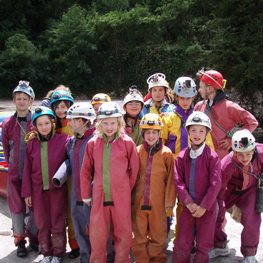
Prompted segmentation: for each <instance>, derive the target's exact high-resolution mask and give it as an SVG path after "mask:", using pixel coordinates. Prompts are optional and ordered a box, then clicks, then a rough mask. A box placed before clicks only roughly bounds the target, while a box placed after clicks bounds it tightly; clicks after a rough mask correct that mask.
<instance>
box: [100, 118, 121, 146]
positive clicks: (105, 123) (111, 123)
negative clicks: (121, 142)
mask: <svg viewBox="0 0 263 263" xmlns="http://www.w3.org/2000/svg"><path fill="white" fill-rule="evenodd" d="M101 128H102V131H103V133H104V134H105V135H106V137H107V139H108V141H111V140H113V139H114V138H115V134H116V132H118V129H119V124H118V119H117V118H116V117H110V118H105V119H102V121H101Z"/></svg>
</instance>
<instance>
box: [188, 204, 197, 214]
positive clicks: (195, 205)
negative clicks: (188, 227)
mask: <svg viewBox="0 0 263 263" xmlns="http://www.w3.org/2000/svg"><path fill="white" fill-rule="evenodd" d="M197 207H198V205H197V204H196V203H192V204H191V205H190V206H189V207H188V209H189V211H190V212H191V214H193V213H194V212H195V211H196V209H197Z"/></svg>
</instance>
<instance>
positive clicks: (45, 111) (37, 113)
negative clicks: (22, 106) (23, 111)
mask: <svg viewBox="0 0 263 263" xmlns="http://www.w3.org/2000/svg"><path fill="white" fill-rule="evenodd" d="M43 115H49V116H50V117H51V118H52V119H55V115H54V113H53V111H52V110H51V109H49V108H47V107H44V106H40V107H38V108H36V109H35V110H34V111H33V114H32V123H33V125H34V126H36V123H35V121H36V119H37V118H38V117H40V116H43Z"/></svg>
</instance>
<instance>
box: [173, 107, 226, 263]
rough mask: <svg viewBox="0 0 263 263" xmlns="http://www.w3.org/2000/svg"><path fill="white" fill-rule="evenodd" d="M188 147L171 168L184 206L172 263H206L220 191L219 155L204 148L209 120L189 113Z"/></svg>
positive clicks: (209, 127) (187, 125)
mask: <svg viewBox="0 0 263 263" xmlns="http://www.w3.org/2000/svg"><path fill="white" fill-rule="evenodd" d="M185 126H186V129H187V132H188V134H189V136H190V141H191V144H190V146H189V147H187V148H185V149H184V150H182V151H181V152H180V153H179V154H178V156H177V158H176V159H175V164H174V178H175V179H174V184H175V188H176V190H177V192H178V195H179V197H180V199H181V201H182V203H183V205H184V208H183V211H182V213H181V215H180V218H179V233H178V236H177V238H176V240H175V242H174V250H173V263H190V254H191V251H192V249H193V247H194V239H196V248H197V251H196V253H195V254H194V258H193V262H194V263H196V262H198V263H208V262H209V256H208V252H209V251H210V250H211V248H212V247H213V243H214V232H215V222H216V210H217V203H216V197H217V194H218V192H219V190H220V188H221V167H220V166H221V164H220V159H219V157H218V155H217V154H216V153H215V152H214V151H213V150H212V149H211V148H210V147H209V146H208V145H206V144H205V138H206V136H207V133H208V132H209V131H210V130H211V123H210V120H209V118H208V116H207V115H206V114H204V113H202V112H198V111H196V112H194V113H192V114H191V115H190V116H189V117H188V119H187V121H186V125H185Z"/></svg>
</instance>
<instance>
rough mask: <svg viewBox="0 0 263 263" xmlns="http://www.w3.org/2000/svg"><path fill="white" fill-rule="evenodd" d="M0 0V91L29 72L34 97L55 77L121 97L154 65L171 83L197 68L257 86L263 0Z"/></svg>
mask: <svg viewBox="0 0 263 263" xmlns="http://www.w3.org/2000/svg"><path fill="white" fill-rule="evenodd" d="M0 3H1V6H2V8H1V10H0V29H1V30H0V51H1V53H0V69H1V72H0V75H1V77H2V79H3V81H2V82H1V83H0V89H2V90H4V89H5V87H6V86H8V87H9V86H12V87H13V86H14V85H16V84H17V81H18V80H19V79H22V78H28V79H29V81H30V82H31V83H32V82H33V83H36V87H37V89H39V90H38V91H37V92H36V93H37V95H38V97H39V96H40V95H41V96H42V94H43V93H46V92H47V90H49V89H51V88H54V87H56V86H57V85H58V84H61V83H62V84H65V85H67V86H69V87H70V88H71V89H72V91H73V93H74V94H83V93H85V94H86V95H88V96H89V97H91V96H92V95H93V94H94V93H96V92H112V91H114V92H115V93H116V95H117V96H122V95H123V94H124V93H125V92H126V91H127V89H128V87H129V86H130V85H132V84H136V85H138V87H139V88H140V89H141V91H142V92H143V93H146V92H147V85H146V79H147V78H148V76H149V75H151V74H153V73H155V72H163V73H165V74H166V76H167V80H168V81H169V82H170V85H171V87H173V85H174V81H175V79H176V78H178V77H179V76H181V75H189V76H192V77H194V76H195V72H196V71H197V70H198V69H199V68H200V67H207V68H213V69H217V70H219V71H220V72H222V74H223V75H224V78H226V79H227V80H228V82H227V85H228V86H236V87H238V89H239V90H240V91H241V92H243V93H249V94H251V93H252V92H253V91H255V90H262V85H261V83H262V80H263V70H262V65H263V24H262V21H263V0H244V1H239V0H222V1H216V0H210V1H208V0H203V1H197V0H159V1H157V0H117V1H116V0H115V1H113V0H97V1H94V0H89V1H85V0H50V1H44V0H40V1H37V0H25V1H14V0H8V1H7V0H1V1H0ZM32 86H33V84H32ZM38 87H39V88H38ZM42 87H43V88H44V89H43V90H42ZM40 89H41V91H42V93H41V92H40Z"/></svg>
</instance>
